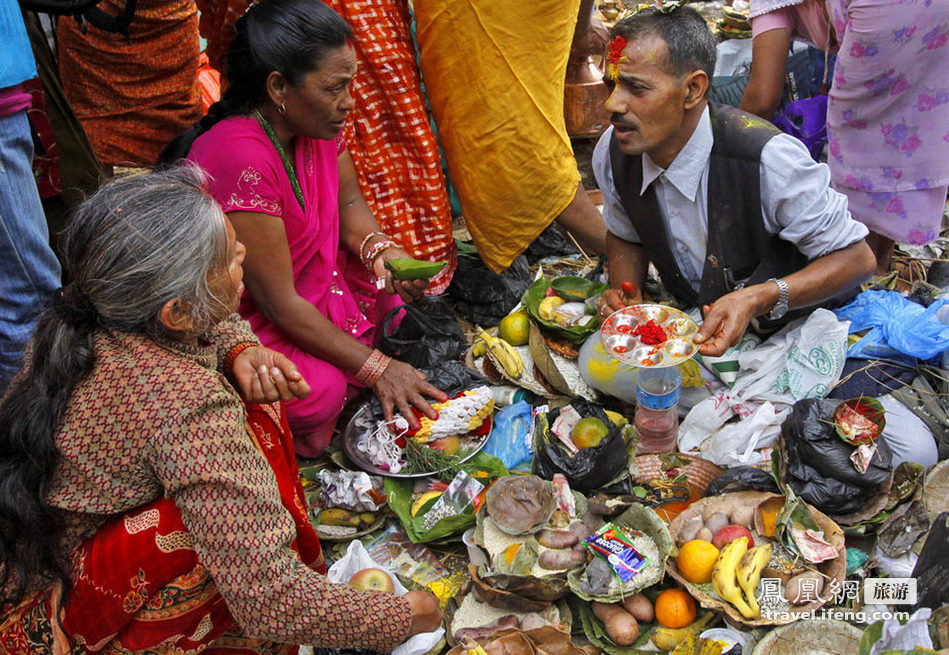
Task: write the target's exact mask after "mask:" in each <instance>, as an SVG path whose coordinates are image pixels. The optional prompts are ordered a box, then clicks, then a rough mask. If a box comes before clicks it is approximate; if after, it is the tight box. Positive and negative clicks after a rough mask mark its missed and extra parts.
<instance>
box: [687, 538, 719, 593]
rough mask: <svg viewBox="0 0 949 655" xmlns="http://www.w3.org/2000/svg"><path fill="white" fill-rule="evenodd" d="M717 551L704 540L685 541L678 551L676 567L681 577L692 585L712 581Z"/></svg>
mask: <svg viewBox="0 0 949 655" xmlns="http://www.w3.org/2000/svg"><path fill="white" fill-rule="evenodd" d="M719 552H720V551H719V550H718V548H716V547H715V546H713V545H712V544H711V543H709V542H708V541H705V540H704V539H693V540H692V541H687V542H686V543H685V544H683V545H682V548H680V549H679V557H678V559H676V566H677V567H678V568H679V573H681V574H682V577H683V578H685V579H686V580H688V581H689V582H691V583H693V584H705V583H706V582H711V581H712V571H713V569H714V568H715V561H716V560H717V559H718V555H719Z"/></svg>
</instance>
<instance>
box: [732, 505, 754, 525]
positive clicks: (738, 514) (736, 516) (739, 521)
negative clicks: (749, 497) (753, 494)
mask: <svg viewBox="0 0 949 655" xmlns="http://www.w3.org/2000/svg"><path fill="white" fill-rule="evenodd" d="M731 517H732V523H734V524H735V525H740V526H742V527H745V528H750V527H751V523H752V522H753V521H754V519H755V508H754V506H749V505H739V506H738V507H736V508H735V509H733V510H732V513H731Z"/></svg>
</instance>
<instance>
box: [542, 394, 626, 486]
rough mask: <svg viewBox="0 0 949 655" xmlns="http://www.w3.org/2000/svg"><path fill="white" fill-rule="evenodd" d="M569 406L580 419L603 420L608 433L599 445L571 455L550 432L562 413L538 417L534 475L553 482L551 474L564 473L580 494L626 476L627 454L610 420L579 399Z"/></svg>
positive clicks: (557, 412)
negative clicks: (593, 418) (623, 475)
mask: <svg viewBox="0 0 949 655" xmlns="http://www.w3.org/2000/svg"><path fill="white" fill-rule="evenodd" d="M569 406H573V408H574V409H575V410H577V413H578V414H580V416H581V417H583V418H586V417H588V416H595V417H597V418H598V419H600V420H601V421H603V423H604V424H605V425H606V426H607V428H608V430H609V432H607V434H606V436H605V437H603V440H602V441H600V443H599V444H598V445H596V446H593V447H591V448H582V449H581V450H579V451H578V452H577V453H576V454H574V453H572V452H571V451H570V450H569V449H568V448H567V446H566V445H565V444H564V443H563V442H561V441H560V438H559V437H557V435H556V434H554V433H553V432H552V431H551V430H550V426H551V425H553V424H554V422H555V421H556V420H557V417H558V416H560V411H561V410H560V409H555V410H552V411H550V412H548V413H547V414H538V415H537V418H536V420H535V425H534V469H533V470H534V474H535V475H539V476H540V477H542V478H544V479H545V480H552V479H553V477H554V474H556V473H563V474H564V476H565V477H566V478H567V481H568V482H569V483H570V488H571V489H575V490H576V491H580V492H583V493H587V492H591V491H594V490H597V489H600V488H601V487H605V486H606V485H609V484H610V483H613V482H614V481H617V480H618V479H619V478H620V476H621V474H622V473H623V471H624V470H626V472H627V474H628V467H627V457H628V455H627V452H626V444H625V442H624V440H623V434H622V431H621V430H620V429H619V428H618V427H617V426H616V424H614V423H613V421H611V420H610V418H609V417H608V416H607V415H606V412H604V411H603V410H602V409H601V408H600V407H598V406H597V405H594V404H593V403H589V402H587V401H585V400H582V399H580V398H577V399H575V400H573V401H572V402H571V403H570V405H568V407H569Z"/></svg>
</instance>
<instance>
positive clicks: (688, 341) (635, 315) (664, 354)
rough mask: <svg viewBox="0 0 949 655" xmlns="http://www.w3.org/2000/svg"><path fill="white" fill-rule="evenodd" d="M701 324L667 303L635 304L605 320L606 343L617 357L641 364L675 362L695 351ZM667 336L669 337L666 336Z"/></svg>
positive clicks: (632, 364) (651, 366)
mask: <svg viewBox="0 0 949 655" xmlns="http://www.w3.org/2000/svg"><path fill="white" fill-rule="evenodd" d="M698 329H699V326H698V324H697V323H696V322H695V321H693V320H692V319H691V318H690V317H689V316H688V314H686V313H685V312H681V311H679V310H678V309H673V308H672V307H666V306H665V305H631V306H629V307H624V308H623V309H620V310H618V311H616V312H613V314H611V315H610V317H609V318H607V319H606V320H605V321H603V328H602V333H601V335H602V340H603V347H604V348H606V351H607V352H608V353H610V355H612V356H613V357H615V358H616V359H618V360H619V361H621V362H623V363H624V364H629V365H630V366H636V367H639V368H647V367H649V368H662V367H664V366H674V365H676V364H681V363H682V362H684V361H686V360H687V359H690V358H691V357H692V356H693V355H695V353H696V351H697V350H698V346H696V345H695V343H693V342H692V337H693V336H694V335H695V333H696V332H697V331H698ZM663 337H665V338H664V339H663Z"/></svg>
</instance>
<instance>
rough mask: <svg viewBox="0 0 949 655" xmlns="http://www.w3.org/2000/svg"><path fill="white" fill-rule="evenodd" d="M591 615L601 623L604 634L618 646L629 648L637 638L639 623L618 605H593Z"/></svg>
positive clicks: (595, 603)
mask: <svg viewBox="0 0 949 655" xmlns="http://www.w3.org/2000/svg"><path fill="white" fill-rule="evenodd" d="M593 613H594V614H595V615H596V618H598V619H600V620H601V621H603V625H604V626H606V633H607V634H608V635H609V636H610V639H612V640H613V641H614V642H615V643H616V644H617V645H619V646H630V645H632V644H633V642H635V641H636V638H637V637H638V636H639V623H638V622H637V621H636V619H635V618H634V617H633V615H632V614H630V613H629V612H627V611H626V610H624V609H623V606H622V605H621V604H620V603H597V602H594V603H593Z"/></svg>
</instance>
